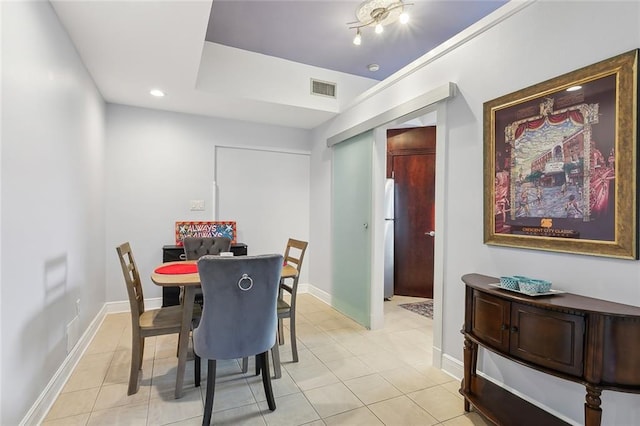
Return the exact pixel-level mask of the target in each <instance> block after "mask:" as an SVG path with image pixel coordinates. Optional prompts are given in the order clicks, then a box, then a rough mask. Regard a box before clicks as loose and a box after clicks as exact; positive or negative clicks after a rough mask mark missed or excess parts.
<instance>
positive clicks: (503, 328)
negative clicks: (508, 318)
mask: <svg viewBox="0 0 640 426" xmlns="http://www.w3.org/2000/svg"><path fill="white" fill-rule="evenodd" d="M508 329H509V326H508V325H507V324H502V325H501V326H500V330H502V331H505V330H508Z"/></svg>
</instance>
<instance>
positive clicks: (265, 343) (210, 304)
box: [193, 254, 283, 360]
mask: <svg viewBox="0 0 640 426" xmlns="http://www.w3.org/2000/svg"><path fill="white" fill-rule="evenodd" d="M282 261H283V257H282V255H279V254H272V255H262V256H238V257H220V256H203V257H201V258H200V260H198V271H199V273H200V281H201V283H202V292H203V293H204V299H205V304H204V309H203V311H202V318H201V320H200V325H199V326H198V328H196V329H195V330H194V331H193V345H194V349H195V352H196V353H197V354H198V355H199V356H200V357H201V358H206V359H215V360H221V359H234V358H243V357H246V356H253V355H255V354H259V353H262V352H266V351H268V350H269V349H270V348H271V347H272V346H273V344H274V343H275V338H276V327H277V299H278V285H279V283H280V274H281V273H282ZM245 275H246V277H245ZM243 277H245V278H243ZM243 289H245V290H243Z"/></svg>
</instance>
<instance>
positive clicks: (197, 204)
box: [190, 200, 204, 211]
mask: <svg viewBox="0 0 640 426" xmlns="http://www.w3.org/2000/svg"><path fill="white" fill-rule="evenodd" d="M190 206H191V211H203V210H204V200H191V202H190Z"/></svg>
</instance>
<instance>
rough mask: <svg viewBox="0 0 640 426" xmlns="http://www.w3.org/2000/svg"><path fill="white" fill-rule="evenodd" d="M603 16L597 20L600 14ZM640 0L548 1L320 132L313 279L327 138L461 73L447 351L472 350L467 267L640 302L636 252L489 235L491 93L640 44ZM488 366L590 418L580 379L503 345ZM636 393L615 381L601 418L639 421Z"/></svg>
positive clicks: (449, 218)
mask: <svg viewBox="0 0 640 426" xmlns="http://www.w3.org/2000/svg"><path fill="white" fill-rule="evenodd" d="M595 17H597V20H595ZM639 26H640V3H638V2H612V1H594V2H573V1H567V2H564V1H553V2H551V1H541V2H535V3H533V4H531V5H530V6H528V7H526V8H524V9H522V10H520V11H519V12H518V13H516V14H515V15H513V16H512V17H510V18H508V19H507V20H505V21H503V22H500V23H498V24H497V25H496V26H494V27H492V28H490V29H488V30H487V31H486V32H484V33H482V34H480V35H479V36H478V37H476V38H474V39H473V40H471V41H469V42H467V43H465V44H464V45H462V46H460V47H458V48H457V49H455V50H453V51H451V52H449V53H447V54H445V55H443V56H441V57H439V58H437V59H435V60H434V61H432V62H431V63H429V64H428V65H426V66H425V67H424V68H422V69H420V70H418V71H417V72H415V73H413V74H411V75H409V76H407V77H406V78H404V79H402V80H400V81H398V82H397V83H395V84H394V85H393V86H391V87H390V88H388V89H385V90H383V91H380V92H379V93H377V94H376V95H374V96H373V97H371V98H369V99H366V100H364V101H363V102H361V103H360V104H358V105H356V106H355V107H354V108H353V109H352V110H349V111H347V112H345V113H343V114H341V116H339V117H337V118H336V119H335V120H332V121H331V122H328V123H326V124H325V125H323V126H321V127H320V128H318V129H316V130H315V131H314V146H313V151H312V162H311V167H312V171H311V182H312V190H311V194H312V195H311V235H310V238H311V239H312V240H313V241H314V249H315V256H314V262H313V264H312V265H310V274H311V276H310V281H311V282H312V283H313V284H314V285H315V286H317V287H319V288H322V289H324V290H325V291H330V274H331V262H330V257H329V254H330V250H329V247H330V241H329V234H327V233H324V232H322V230H324V229H329V228H330V211H331V205H330V202H331V197H330V193H331V192H330V191H331V161H330V160H331V155H330V150H329V149H328V148H327V147H326V139H327V137H330V136H333V135H334V134H335V133H337V132H338V131H341V130H344V129H346V128H348V127H350V126H354V125H356V124H358V123H361V122H363V121H365V120H367V119H369V118H371V117H373V116H375V115H377V114H380V113H381V112H383V111H385V110H387V109H389V108H391V107H393V106H397V105H400V104H401V103H403V102H406V101H408V100H410V99H411V98H413V97H415V96H418V95H420V94H422V93H426V92H429V91H430V90H433V89H434V88H436V87H438V86H440V85H442V84H444V83H446V82H449V81H452V82H454V83H456V84H457V86H458V89H459V93H458V95H457V97H455V98H454V99H453V100H451V101H449V102H448V104H447V107H446V132H447V133H446V134H447V139H448V146H447V150H448V152H447V155H446V156H445V158H446V164H444V165H441V166H444V167H445V169H446V172H445V173H446V177H445V179H446V182H445V185H446V186H445V192H446V193H445V194H444V197H445V198H446V200H447V205H446V213H445V218H443V221H442V223H444V225H443V229H438V230H437V231H438V235H439V236H441V237H442V236H444V238H446V241H445V245H444V247H445V248H444V250H445V252H444V262H445V265H444V271H443V277H444V282H443V286H444V300H443V311H444V318H443V348H442V349H443V352H444V355H445V356H446V357H450V358H453V359H454V360H457V361H458V362H461V360H462V336H461V334H460V326H461V324H462V322H463V300H464V293H463V284H462V282H461V281H460V277H461V275H463V274H465V273H469V272H479V273H484V274H487V275H493V276H499V275H509V274H516V273H520V274H523V275H533V276H540V275H541V270H543V271H544V273H543V274H542V275H543V276H544V277H545V278H547V279H550V280H551V281H553V282H554V285H555V287H556V288H560V289H563V290H567V291H570V292H573V293H577V294H582V295H587V296H591V297H596V298H602V299H607V300H612V301H616V302H622V303H627V304H632V305H636V306H640V265H639V264H638V262H637V261H625V260H613V259H608V258H601V257H588V256H580V255H569V254H566V255H565V254H557V253H547V252H542V251H532V250H524V249H511V248H498V247H491V246H486V245H484V244H483V242H482V240H483V231H482V229H483V216H482V211H483V204H482V203H483V186H482V158H483V135H482V104H483V102H486V101H488V100H491V99H494V98H497V97H499V96H501V95H504V94H507V93H510V92H513V91H515V90H518V89H522V88H524V87H527V86H530V85H532V84H535V83H538V82H541V81H544V80H546V79H549V78H552V77H555V76H557V75H560V74H563V73H566V72H569V71H572V70H575V69H577V68H580V67H583V66H586V65H589V64H592V63H595V62H598V61H600V60H603V59H606V58H609V57H612V56H615V55H617V54H620V53H624V52H626V51H629V50H631V49H634V48H637V47H638V46H640V31H638V28H639ZM479 368H480V370H482V371H484V372H486V373H488V374H489V375H490V376H492V377H493V378H495V379H497V380H499V381H504V382H506V383H507V384H509V385H510V386H511V387H513V388H515V389H516V390H517V391H519V392H522V393H523V394H525V395H528V396H530V397H531V398H532V399H533V400H534V401H537V403H539V404H542V405H544V406H546V407H547V408H549V409H551V410H554V411H555V412H557V413H559V414H560V415H562V416H564V417H565V418H568V419H570V420H571V421H573V422H575V423H576V424H581V423H583V421H584V420H583V404H584V395H585V391H584V389H583V387H582V386H579V385H577V384H574V383H569V382H566V381H562V380H559V379H554V378H550V377H549V376H546V375H542V374H540V373H536V372H533V371H532V370H528V369H525V368H523V367H521V366H519V365H516V364H514V363H511V362H508V361H505V360H503V359H501V358H499V357H497V356H494V355H483V356H481V359H480V364H479ZM638 398H639V397H638V395H629V394H621V393H614V392H609V391H605V392H603V395H602V400H603V409H604V415H603V424H625V425H627V424H640V404H638V401H639V399H638Z"/></svg>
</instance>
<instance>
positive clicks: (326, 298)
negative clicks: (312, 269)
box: [298, 284, 333, 306]
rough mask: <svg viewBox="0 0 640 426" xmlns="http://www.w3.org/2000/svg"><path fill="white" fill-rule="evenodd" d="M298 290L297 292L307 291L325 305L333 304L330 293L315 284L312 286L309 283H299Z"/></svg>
mask: <svg viewBox="0 0 640 426" xmlns="http://www.w3.org/2000/svg"><path fill="white" fill-rule="evenodd" d="M298 292H299V293H309V294H311V295H312V296H315V297H316V298H318V299H320V300H321V301H323V302H324V303H326V304H327V305H329V306H333V305H332V304H331V295H330V294H329V293H327V292H326V291H324V290H321V289H319V288H318V287H315V286H313V285H311V284H299V285H298Z"/></svg>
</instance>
